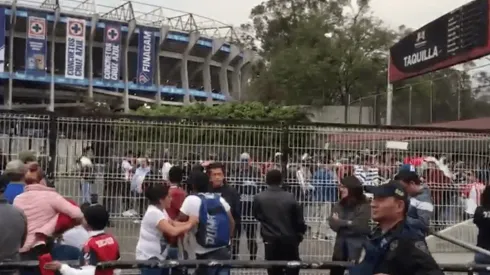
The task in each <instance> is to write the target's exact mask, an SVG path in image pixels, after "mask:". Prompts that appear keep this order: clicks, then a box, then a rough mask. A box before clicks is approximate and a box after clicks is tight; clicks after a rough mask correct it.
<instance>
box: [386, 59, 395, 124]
mask: <svg viewBox="0 0 490 275" xmlns="http://www.w3.org/2000/svg"><path fill="white" fill-rule="evenodd" d="M390 61H391V54H388V65H387V68H388V72H387V74H386V75H387V77H386V83H387V87H386V125H391V119H392V115H393V84H391V83H390V63H391V62H390Z"/></svg>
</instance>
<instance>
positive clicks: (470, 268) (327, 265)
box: [0, 260, 490, 273]
mask: <svg viewBox="0 0 490 275" xmlns="http://www.w3.org/2000/svg"><path fill="white" fill-rule="evenodd" d="M64 263H67V264H70V265H72V266H76V265H77V264H76V262H73V261H70V262H64ZM351 265H352V263H351V262H333V261H324V262H315V261H243V260H229V261H218V260H171V261H112V262H103V263H99V264H97V268H98V269H139V268H175V267H188V268H195V267H206V266H207V267H228V268H242V269H263V268H270V267H284V268H299V269H316V270H322V269H323V270H327V269H331V268H333V267H349V266H351ZM439 266H440V268H441V270H443V271H449V272H468V273H472V272H479V271H480V272H481V271H489V270H490V265H476V264H466V265H464V264H441V265H439ZM37 267H38V262H37V261H24V262H0V271H2V270H12V269H28V268H37Z"/></svg>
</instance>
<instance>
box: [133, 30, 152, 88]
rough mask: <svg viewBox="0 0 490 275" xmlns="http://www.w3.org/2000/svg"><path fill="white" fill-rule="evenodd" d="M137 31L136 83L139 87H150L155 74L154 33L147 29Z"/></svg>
mask: <svg viewBox="0 0 490 275" xmlns="http://www.w3.org/2000/svg"><path fill="white" fill-rule="evenodd" d="M139 31H140V33H139V39H138V75H137V81H138V84H139V85H142V86H152V85H153V76H154V74H155V72H154V64H155V31H153V30H152V29H148V28H140V29H139Z"/></svg>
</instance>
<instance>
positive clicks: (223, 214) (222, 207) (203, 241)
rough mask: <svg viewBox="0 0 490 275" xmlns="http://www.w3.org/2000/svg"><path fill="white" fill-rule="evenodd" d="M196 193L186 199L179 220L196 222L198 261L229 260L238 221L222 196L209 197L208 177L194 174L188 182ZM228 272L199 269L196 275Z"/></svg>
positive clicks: (211, 194)
mask: <svg viewBox="0 0 490 275" xmlns="http://www.w3.org/2000/svg"><path fill="white" fill-rule="evenodd" d="M188 182H189V184H190V185H191V186H192V189H193V191H194V193H193V194H192V195H189V196H187V197H186V198H185V200H184V202H183V203H182V207H181V208H180V216H179V220H181V221H182V220H186V219H197V221H198V225H197V226H196V227H195V228H194V229H193V230H192V231H191V232H192V233H191V234H193V235H194V237H195V248H194V252H195V254H196V259H198V260H230V259H231V254H230V249H229V246H230V241H231V237H232V236H233V232H234V230H235V228H234V227H235V221H234V220H233V216H232V214H231V211H230V210H231V207H230V205H229V204H228V203H227V202H226V201H225V199H223V198H222V197H221V195H219V194H214V193H210V192H209V189H210V186H209V177H208V175H206V174H205V173H203V172H200V171H193V172H192V173H191V175H190V176H189V179H188ZM229 274H230V269H229V268H219V267H216V268H198V269H196V275H229Z"/></svg>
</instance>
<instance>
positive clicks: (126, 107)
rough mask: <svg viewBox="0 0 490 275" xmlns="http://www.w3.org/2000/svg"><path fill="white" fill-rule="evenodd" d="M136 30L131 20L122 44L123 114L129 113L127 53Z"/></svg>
mask: <svg viewBox="0 0 490 275" xmlns="http://www.w3.org/2000/svg"><path fill="white" fill-rule="evenodd" d="M135 30H136V21H135V20H131V21H130V22H129V24H128V36H127V37H126V41H125V43H124V94H123V102H124V103H123V104H124V112H125V113H129V61H128V53H129V41H130V40H131V36H132V35H133V33H134V31H135Z"/></svg>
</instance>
